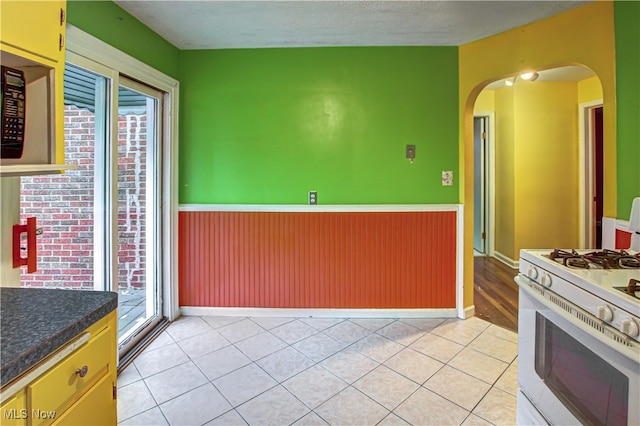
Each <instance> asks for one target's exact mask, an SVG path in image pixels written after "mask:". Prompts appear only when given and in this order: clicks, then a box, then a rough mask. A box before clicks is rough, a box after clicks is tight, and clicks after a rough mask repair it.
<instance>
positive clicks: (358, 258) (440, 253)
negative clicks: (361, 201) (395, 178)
mask: <svg viewBox="0 0 640 426" xmlns="http://www.w3.org/2000/svg"><path fill="white" fill-rule="evenodd" d="M179 245H180V247H179V248H180V250H179V253H180V254H179V263H180V265H179V270H180V272H179V277H180V283H179V286H180V305H181V306H215V307H268V308H452V307H455V283H456V213H455V212H371V213H368V212H367V213H362V212H330V213H325V212H323V213H309V212H295V213H294V212H180V216H179Z"/></svg>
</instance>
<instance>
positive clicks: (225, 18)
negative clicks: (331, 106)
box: [116, 0, 589, 49]
mask: <svg viewBox="0 0 640 426" xmlns="http://www.w3.org/2000/svg"><path fill="white" fill-rule="evenodd" d="M116 3H117V4H118V5H120V6H121V7H122V8H123V9H125V10H126V11H128V12H129V13H131V14H132V15H133V16H135V17H136V18H138V19H139V20H140V21H142V22H143V23H144V24H145V25H147V26H148V27H150V28H152V29H153V30H154V31H155V32H157V33H158V34H160V35H161V36H162V37H164V38H165V39H166V40H168V41H169V42H170V43H172V44H173V45H175V46H176V47H178V48H180V49H229V48H266V47H306V46H458V45H461V44H464V43H468V42H470V41H474V40H478V39H481V38H484V37H488V36H490V35H493V34H497V33H500V32H503V31H506V30H509V29H512V28H515V27H518V26H521V25H524V24H527V23H530V22H534V21H537V20H540V19H543V18H546V17H549V16H552V15H555V14H558V13H561V12H564V11H566V10H569V9H572V8H575V7H578V6H581V5H583V4H586V3H589V1H571V0H564V1H453V0H451V1H394V0H381V1H365V0H352V1H314V0H305V1H268V0H264V1H244V0H234V1H215V0H204V1H202V0H201V1H192V0H174V1H158V0H152V1H146V0H133V1H116Z"/></svg>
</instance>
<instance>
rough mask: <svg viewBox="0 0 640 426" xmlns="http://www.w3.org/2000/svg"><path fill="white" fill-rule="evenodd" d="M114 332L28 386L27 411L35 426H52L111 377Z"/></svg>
mask: <svg viewBox="0 0 640 426" xmlns="http://www.w3.org/2000/svg"><path fill="white" fill-rule="evenodd" d="M111 338H112V335H111V333H110V329H108V328H107V329H105V330H103V331H102V332H101V333H99V334H98V335H97V336H95V337H92V338H91V340H89V341H88V342H87V343H86V344H85V345H83V346H82V347H80V348H79V349H78V350H76V351H75V352H74V353H72V354H71V355H69V356H68V357H67V358H65V359H64V360H62V361H60V362H59V363H58V364H56V366H55V367H53V368H52V369H51V370H49V371H48V372H47V373H45V374H43V375H42V376H40V377H39V378H38V379H37V380H35V381H34V382H32V383H31V384H29V386H27V408H29V409H30V411H31V413H32V416H31V419H32V422H33V424H34V425H41V424H43V425H44V424H50V423H51V421H52V417H51V414H52V413H53V419H55V417H56V416H59V415H61V414H62V413H61V412H60V410H66V409H67V407H69V406H70V405H72V404H73V402H74V400H76V399H78V397H79V396H80V395H82V394H83V393H84V392H85V391H86V390H88V389H89V388H90V387H91V386H92V385H93V384H94V383H96V382H97V381H98V380H100V379H101V378H102V377H103V376H105V375H107V373H108V371H109V361H110V359H111V354H110V353H109V349H110V347H111Z"/></svg>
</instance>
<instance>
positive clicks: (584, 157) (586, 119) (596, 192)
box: [579, 99, 604, 248]
mask: <svg viewBox="0 0 640 426" xmlns="http://www.w3.org/2000/svg"><path fill="white" fill-rule="evenodd" d="M579 110H580V111H579V118H580V163H581V165H582V167H581V172H580V181H581V186H582V191H580V192H581V200H580V203H581V205H582V208H581V214H580V245H581V247H583V248H602V216H603V214H604V210H603V209H604V198H603V193H604V187H603V185H604V137H603V135H604V111H603V106H602V99H598V100H595V101H592V102H584V103H581V104H580V105H579Z"/></svg>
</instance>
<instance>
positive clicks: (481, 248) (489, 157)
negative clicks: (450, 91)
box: [473, 112, 494, 256]
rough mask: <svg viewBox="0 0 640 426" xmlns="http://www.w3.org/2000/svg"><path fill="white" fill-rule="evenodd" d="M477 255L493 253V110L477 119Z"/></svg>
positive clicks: (475, 198)
mask: <svg viewBox="0 0 640 426" xmlns="http://www.w3.org/2000/svg"><path fill="white" fill-rule="evenodd" d="M473 146H474V148H473V153H474V154H473V155H474V156H473V159H474V169H473V170H474V181H473V190H474V198H473V199H474V209H473V210H474V212H473V214H474V216H473V218H474V228H473V230H474V231H473V232H474V235H473V252H474V256H493V245H492V243H493V229H494V227H493V223H494V222H493V220H494V216H493V211H494V209H493V202H494V198H493V171H494V166H493V152H494V150H493V112H482V113H476V115H475V116H474V118H473Z"/></svg>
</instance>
